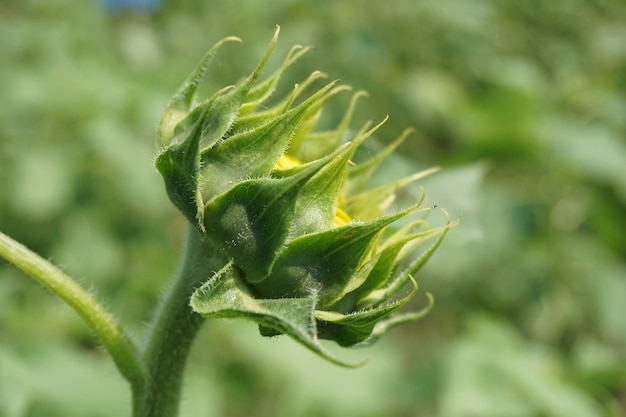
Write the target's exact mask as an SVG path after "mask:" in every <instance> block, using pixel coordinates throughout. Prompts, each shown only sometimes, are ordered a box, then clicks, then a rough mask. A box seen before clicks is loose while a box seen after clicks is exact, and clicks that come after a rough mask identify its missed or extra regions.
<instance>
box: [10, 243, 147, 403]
mask: <svg viewBox="0 0 626 417" xmlns="http://www.w3.org/2000/svg"><path fill="white" fill-rule="evenodd" d="M0 256H1V257H3V258H5V259H6V260H8V261H9V262H11V263H12V264H13V265H15V266H16V267H18V268H19V269H21V270H22V271H24V272H25V273H26V274H28V275H30V276H31V277H32V278H34V279H35V280H36V281H37V282H39V283H40V284H41V285H43V286H44V287H46V288H47V289H48V290H50V291H51V292H53V293H54V294H56V295H57V296H58V297H59V298H61V299H62V300H63V301H65V302H66V303H67V304H68V305H69V306H70V307H72V308H73V309H74V311H76V312H77V313H78V315H80V316H81V317H82V318H83V320H84V321H85V322H86V323H87V325H88V326H89V327H90V328H91V330H92V331H93V332H94V333H95V334H96V336H97V337H98V338H99V339H100V341H101V342H102V344H103V345H104V347H105V349H106V350H107V351H108V352H109V354H110V355H111V357H112V358H113V361H114V362H115V365H116V366H117V368H118V369H119V371H120V373H121V374H122V375H123V376H124V378H126V379H127V380H128V382H129V383H130V384H131V387H132V389H133V391H140V390H141V387H142V386H143V384H144V377H145V372H144V369H143V367H142V364H141V362H140V360H139V354H138V352H137V348H136V346H135V344H134V343H133V342H132V340H131V339H130V338H129V337H128V336H127V335H126V334H125V333H124V331H123V330H122V328H121V327H120V325H119V323H118V322H117V321H116V320H115V318H113V316H112V315H111V314H110V313H109V312H108V311H106V309H105V308H104V307H103V306H102V305H101V304H100V303H98V301H97V300H96V299H95V298H94V297H93V296H92V295H91V294H90V293H89V292H87V291H86V290H85V289H84V288H82V287H81V286H80V285H79V284H78V283H77V282H76V281H74V280H73V279H72V278H70V277H69V276H68V275H67V274H65V273H64V272H63V271H61V270H60V269H59V268H57V267H55V266H54V265H52V264H51V263H50V262H48V261H46V260H45V259H43V258H42V257H40V256H39V255H37V254H36V253H34V252H33V251H31V250H30V249H28V248H27V247H26V246H24V245H22V244H21V243H19V242H17V241H15V240H13V239H11V238H10V237H8V236H7V235H5V234H3V233H1V232H0Z"/></svg>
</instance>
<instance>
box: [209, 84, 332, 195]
mask: <svg viewBox="0 0 626 417" xmlns="http://www.w3.org/2000/svg"><path fill="white" fill-rule="evenodd" d="M333 85H334V82H333V83H330V84H328V85H327V86H325V87H324V88H322V89H320V90H319V91H317V92H316V93H315V94H313V95H312V96H311V97H309V99H307V100H306V101H304V102H303V103H301V104H300V105H299V106H297V107H295V108H293V109H291V110H289V111H287V112H286V113H284V114H282V115H279V116H277V117H276V118H274V119H268V120H265V123H264V124H262V125H261V126H258V127H256V128H255V129H252V130H249V131H247V132H244V133H241V134H238V135H235V136H231V137H229V138H227V139H225V140H223V141H220V142H219V143H217V144H216V145H215V146H213V147H212V148H209V149H206V150H205V151H203V152H202V155H201V161H202V169H201V176H202V178H203V179H204V180H203V181H202V183H201V184H200V186H201V189H200V193H201V195H202V196H203V198H204V199H205V200H208V199H210V198H212V197H213V196H215V195H218V194H221V193H223V192H225V191H226V190H227V189H228V188H230V187H232V185H233V184H235V183H238V182H240V181H243V180H246V179H248V178H258V177H264V176H268V175H269V174H270V172H271V171H272V169H273V167H274V166H275V165H276V162H277V161H278V159H279V158H280V156H281V155H282V154H283V153H284V152H285V149H286V148H287V146H288V144H289V141H290V139H291V137H292V135H293V132H294V130H295V129H296V127H297V126H298V122H299V121H300V119H301V118H302V117H303V115H304V114H305V113H306V112H307V111H308V109H309V108H311V106H314V105H315V104H316V103H317V102H318V101H320V100H323V97H324V95H325V94H326V93H327V92H328V90H330V89H331V88H332V87H333Z"/></svg>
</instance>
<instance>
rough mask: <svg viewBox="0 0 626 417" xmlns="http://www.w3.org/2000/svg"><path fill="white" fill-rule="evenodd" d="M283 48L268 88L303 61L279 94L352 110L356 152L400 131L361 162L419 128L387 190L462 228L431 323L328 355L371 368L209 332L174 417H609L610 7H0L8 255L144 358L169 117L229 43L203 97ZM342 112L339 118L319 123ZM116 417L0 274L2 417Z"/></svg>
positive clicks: (173, 254) (614, 328)
mask: <svg viewBox="0 0 626 417" xmlns="http://www.w3.org/2000/svg"><path fill="white" fill-rule="evenodd" d="M276 24H279V25H281V28H282V31H281V36H280V39H279V45H278V47H277V50H276V52H275V54H274V60H273V62H272V64H270V66H272V65H273V66H274V67H275V66H277V65H278V64H279V63H280V61H281V60H282V58H283V56H284V55H285V53H286V52H287V51H288V50H289V48H290V47H291V45H293V44H296V43H297V44H303V45H312V46H315V47H316V49H315V50H314V51H312V52H311V53H309V54H307V55H306V56H305V57H304V58H303V59H302V60H301V61H299V62H298V63H297V64H296V65H295V66H294V67H293V68H292V70H291V71H290V74H289V75H287V76H286V77H285V80H284V83H283V86H284V87H285V88H286V89H289V88H290V87H291V85H293V83H294V82H297V81H299V80H302V79H304V78H305V77H306V76H307V75H308V74H309V73H310V72H311V71H313V70H316V69H319V70H322V71H324V72H327V73H328V74H329V76H330V78H340V79H341V80H342V82H343V83H345V84H350V85H352V86H354V87H355V88H356V89H366V90H367V91H368V92H369V95H370V98H369V99H367V100H362V101H361V102H360V103H359V106H358V111H357V117H356V120H355V122H354V127H358V126H360V124H361V123H363V122H364V121H366V120H368V119H373V120H376V121H377V120H380V119H382V118H383V117H384V116H385V115H387V114H389V115H391V118H390V120H389V122H388V123H387V124H386V126H385V127H384V128H383V129H382V130H380V131H379V132H378V133H377V137H376V138H375V139H373V140H372V141H370V143H369V145H368V146H369V149H370V151H369V152H371V153H372V154H373V153H375V152H376V150H377V149H380V146H382V145H384V144H385V143H389V142H391V141H392V140H394V139H395V138H396V137H397V136H398V135H399V134H400V132H402V131H403V130H404V128H405V127H407V126H413V127H415V128H416V133H415V134H414V135H413V136H411V137H410V139H409V140H407V142H406V143H405V144H403V145H402V147H401V148H400V151H399V152H398V153H397V154H396V155H395V156H394V157H393V160H392V161H391V163H389V164H387V165H386V166H385V167H384V169H383V171H382V172H381V173H380V174H381V176H382V177H384V178H385V179H387V178H389V177H399V176H402V175H405V174H406V173H407V172H412V171H416V170H419V169H422V168H426V167H429V166H433V165H440V166H442V167H443V168H444V169H443V171H442V172H440V173H438V174H436V175H435V176H433V177H431V178H429V179H427V180H425V181H423V183H422V185H423V186H424V187H425V188H426V190H427V192H428V198H429V201H430V202H433V203H437V204H439V205H441V206H443V207H445V208H447V209H448V210H449V211H450V212H451V213H452V214H453V215H455V216H456V215H458V214H459V213H461V212H462V213H463V216H464V217H463V222H462V223H461V225H460V226H458V227H456V228H455V229H454V230H453V231H452V232H451V233H449V235H448V237H447V238H446V240H445V242H444V244H443V246H442V247H441V248H440V250H439V251H438V252H437V253H436V254H435V256H434V258H433V259H432V260H431V262H430V264H429V265H428V266H427V267H426V268H425V269H424V270H423V271H422V273H421V274H420V275H418V276H417V280H418V282H419V284H420V290H421V291H429V292H432V293H433V294H434V295H435V298H436V306H435V308H434V310H433V311H432V313H431V314H430V315H429V316H428V317H427V318H426V319H424V320H422V321H421V322H418V323H416V324H412V325H408V326H404V327H402V328H398V329H397V330H394V331H393V332H392V333H390V334H389V336H388V337H386V338H385V339H383V340H382V341H381V342H380V343H378V344H377V345H375V346H373V347H372V348H368V349H366V350H358V351H354V352H353V351H347V352H346V351H337V354H338V355H340V356H341V357H343V358H355V359H362V358H366V357H369V358H370V363H369V364H368V365H366V366H365V367H363V368H361V369H358V370H345V369H340V368H337V367H334V366H333V365H330V364H327V363H325V362H323V361H322V360H321V359H319V358H317V357H315V356H314V355H312V354H311V353H309V352H307V351H306V350H305V349H304V348H302V347H300V346H298V345H296V344H295V343H293V342H291V341H290V340H288V339H284V338H277V339H271V340H270V339H264V338H261V337H259V336H258V333H257V330H256V328H255V326H254V325H253V324H250V323H245V322H239V321H216V322H212V323H209V325H207V326H206V329H205V330H204V331H203V332H202V334H201V336H200V338H199V340H198V341H197V343H196V345H195V348H194V351H193V354H192V359H191V362H190V364H189V368H188V375H187V384H186V388H185V396H184V402H183V412H182V415H183V416H185V417H187V416H189V417H190V416H229V417H239V416H242V417H243V416H246V417H247V416H259V417H263V416H268V417H269V416H272V417H282V416H294V417H297V416H302V417H334V416H342V417H345V416H355V417H378V416H398V417H404V416H433V417H518V416H519V417H527V416H528V417H532V416H541V417H561V416H562V417H599V416H614V417H620V416H625V415H626V412H625V411H624V410H625V408H626V361H625V360H626V216H625V214H626V93H625V91H626V2H624V1H622V0H556V1H542V0H525V1H509V0H472V1H463V0H439V1H436V2H434V1H422V0H385V1H378V0H370V1H365V0H361V1H359V0H343V1H342V0H335V1H330V0H308V1H287V0H275V1H265V2H261V1H252V0H229V1H211V0H180V1H174V0H162V1H161V2H155V1H153V0H144V1H139V0H135V1H131V0H126V1H122V0H100V1H96V0H91V1H87V0H83V1H70V0H47V1H39V0H3V1H2V2H1V3H0V230H2V231H3V232H4V233H7V234H9V235H10V236H12V237H14V238H16V239H18V240H20V241H22V242H23V243H25V244H27V245H28V246H30V247H31V248H33V249H34V250H36V251H37V252H38V253H40V254H42V255H43V256H44V257H46V258H49V259H51V260H52V261H53V262H54V263H56V264H57V265H60V266H62V267H63V268H64V269H65V270H66V271H67V272H69V273H71V274H72V275H73V276H76V277H78V279H80V280H81V282H82V283H83V284H84V285H85V286H87V287H89V288H93V289H94V291H96V292H97V293H98V294H99V297H100V299H102V300H104V301H105V302H106V304H107V306H109V308H110V309H111V310H112V311H114V312H115V313H116V315H117V316H118V317H119V318H120V320H121V321H122V323H123V324H124V325H125V326H127V327H128V328H129V329H130V331H131V333H132V334H133V336H134V337H136V338H137V339H138V340H141V339H142V337H143V336H144V334H143V332H144V330H143V328H144V327H143V326H144V325H145V323H146V321H147V320H148V318H149V313H150V311H151V309H153V308H154V306H155V304H156V302H157V300H158V297H159V294H160V293H161V291H162V290H163V287H164V286H165V285H166V283H167V280H168V278H169V275H170V273H171V271H172V270H173V269H174V267H175V262H176V259H177V256H178V254H179V251H180V244H181V240H182V234H183V230H184V227H185V226H184V221H183V219H182V218H181V216H180V215H179V214H178V213H177V212H176V211H175V209H174V208H173V207H172V206H171V205H170V203H169V202H168V200H167V198H166V195H165V193H164V191H163V186H162V183H161V179H160V177H159V175H158V174H157V172H156V171H155V170H154V168H153V166H152V159H153V157H154V153H155V147H154V143H153V141H154V130H155V125H156V122H157V120H158V117H159V114H160V111H161V109H162V108H163V107H164V105H165V104H166V102H167V100H168V98H169V97H170V96H171V94H172V93H173V91H174V90H175V89H176V88H177V86H178V85H179V83H180V82H181V81H182V80H183V79H184V77H185V76H186V75H187V73H188V72H189V71H190V70H191V68H192V67H193V66H194V65H195V63H196V62H197V60H198V59H199V58H200V57H201V56H202V55H203V53H204V52H205V51H206V50H207V49H208V48H209V47H210V46H211V45H212V44H213V43H214V42H215V41H217V40H218V39H221V38H222V37H224V36H227V35H236V36H240V37H241V38H243V39H244V44H243V45H238V44H229V45H227V46H226V47H224V48H223V49H222V50H221V52H220V54H219V55H218V57H217V58H216V59H215V60H214V62H213V65H212V68H211V70H210V73H209V74H210V75H209V77H208V80H207V82H206V85H205V86H204V87H203V88H204V90H203V91H206V92H207V93H209V92H211V91H214V90H215V89H216V88H220V87H222V86H224V85H227V84H231V83H233V82H235V81H237V80H238V79H240V78H241V77H243V76H245V75H246V74H248V73H249V71H250V70H251V69H252V68H254V66H255V65H256V62H257V61H258V59H259V58H260V56H261V54H262V51H263V50H264V48H265V47H266V45H267V43H268V42H269V39H270V37H271V35H272V33H273V30H274V27H275V25H276ZM348 99H349V97H348V96H347V95H346V96H345V97H339V98H338V99H337V100H333V102H331V103H329V106H330V111H329V112H328V113H327V114H326V117H327V120H328V121H329V123H332V122H333V120H335V119H337V118H338V117H339V114H340V111H343V109H344V108H345V105H346V103H347V101H348ZM409 191H410V192H414V191H415V190H413V191H411V190H409ZM410 192H409V194H410ZM422 294H423V293H422ZM424 303H425V297H424V296H423V295H418V297H416V300H415V302H414V304H413V305H412V307H413V308H419V307H420V306H421V305H423V304H424ZM128 403H129V395H128V393H127V389H126V385H125V382H124V381H123V380H122V379H121V377H119V376H118V375H117V373H116V371H115V368H114V366H113V364H112V362H111V361H110V360H109V359H108V358H107V357H106V355H105V354H104V353H103V352H102V350H101V349H100V348H99V347H98V345H97V344H96V343H95V341H94V339H93V337H92V335H91V334H90V333H89V331H88V329H87V328H86V326H85V325H84V324H83V323H82V322H81V321H80V320H79V319H78V318H77V317H75V316H74V314H73V313H72V311H71V310H70V309H69V308H67V307H66V306H65V305H63V304H62V303H61V302H59V301H57V300H56V299H55V298H54V297H52V296H50V295H49V294H48V293H46V291H44V290H43V289H41V288H40V287H38V286H37V285H36V284H35V283H34V282H33V281H32V280H30V279H29V278H27V277H26V276H24V275H23V274H21V273H20V272H19V271H17V270H16V269H14V268H12V267H10V266H9V265H7V264H6V263H5V262H0V416H2V417H25V416H65V417H71V416H94V417H99V416H103V417H104V416H122V415H128V414H129V411H130V407H129V404H128Z"/></svg>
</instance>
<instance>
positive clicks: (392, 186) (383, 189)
mask: <svg viewBox="0 0 626 417" xmlns="http://www.w3.org/2000/svg"><path fill="white" fill-rule="evenodd" d="M439 169H440V168H439V167H434V168H429V169H426V170H424V171H420V172H417V173H415V174H413V175H409V176H408V177H405V178H402V179H400V180H398V181H395V182H392V183H389V184H385V185H381V186H380V187H376V188H373V189H371V190H367V191H364V192H362V193H360V194H357V195H355V196H352V197H350V198H348V199H347V201H346V211H347V212H348V213H350V215H351V216H352V217H354V218H357V219H361V220H369V219H375V218H377V217H379V216H381V215H382V214H383V213H385V212H386V211H387V209H388V208H389V207H390V206H391V204H392V203H393V202H394V200H395V196H396V192H397V191H398V190H399V189H400V188H403V187H406V186H407V185H409V184H412V183H414V182H415V181H417V180H420V179H422V178H424V177H426V176H428V175H430V174H433V173H435V172H437V171H439Z"/></svg>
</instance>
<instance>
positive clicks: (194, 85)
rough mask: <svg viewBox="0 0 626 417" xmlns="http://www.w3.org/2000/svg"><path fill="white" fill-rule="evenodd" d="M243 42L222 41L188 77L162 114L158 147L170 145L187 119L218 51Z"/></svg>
mask: <svg viewBox="0 0 626 417" xmlns="http://www.w3.org/2000/svg"><path fill="white" fill-rule="evenodd" d="M233 41H236V42H241V39H239V38H237V37H234V36H231V37H227V38H224V39H222V40H221V41H219V42H218V43H216V44H215V45H213V47H212V48H211V49H210V50H209V52H207V53H206V54H205V55H204V56H203V57H202V59H201V60H200V62H199V63H198V65H196V67H195V68H194V70H193V71H192V72H191V74H189V75H188V76H187V78H186V79H185V81H184V82H183V83H182V85H181V86H180V87H179V88H178V90H177V91H176V93H175V94H174V96H173V97H172V99H171V100H170V101H169V103H167V106H165V110H163V112H162V113H161V119H160V120H159V124H158V127H157V146H158V147H160V148H161V147H164V146H167V145H169V144H170V143H171V142H172V139H173V138H174V131H175V129H176V127H177V126H178V124H179V123H180V122H181V121H182V120H183V119H184V118H186V117H187V113H188V112H189V110H190V109H191V107H192V105H193V100H194V98H195V95H196V91H197V89H198V85H199V84H200V82H201V81H202V78H203V77H204V74H205V72H206V70H207V68H208V66H209V63H210V62H211V60H212V59H213V56H214V55H215V53H216V52H217V50H218V49H219V48H220V47H221V46H222V45H223V44H224V43H226V42H233Z"/></svg>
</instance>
